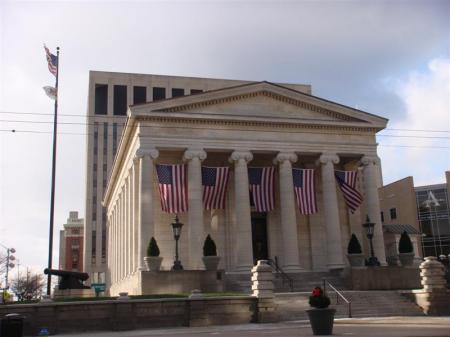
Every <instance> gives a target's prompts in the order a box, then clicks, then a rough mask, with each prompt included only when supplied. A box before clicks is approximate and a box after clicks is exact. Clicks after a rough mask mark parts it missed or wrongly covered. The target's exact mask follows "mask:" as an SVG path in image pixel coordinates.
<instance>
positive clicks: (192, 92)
mask: <svg viewBox="0 0 450 337" xmlns="http://www.w3.org/2000/svg"><path fill="white" fill-rule="evenodd" d="M201 92H203V90H201V89H191V95H194V94H199V93H201Z"/></svg>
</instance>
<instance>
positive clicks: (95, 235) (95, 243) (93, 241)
mask: <svg viewBox="0 0 450 337" xmlns="http://www.w3.org/2000/svg"><path fill="white" fill-rule="evenodd" d="M91 246H92V250H91V252H92V257H93V258H95V250H96V248H97V231H95V230H93V231H92V245H91Z"/></svg>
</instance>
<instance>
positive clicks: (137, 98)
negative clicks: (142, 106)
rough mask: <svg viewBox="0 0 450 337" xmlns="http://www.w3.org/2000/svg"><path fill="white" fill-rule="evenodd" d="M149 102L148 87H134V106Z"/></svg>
mask: <svg viewBox="0 0 450 337" xmlns="http://www.w3.org/2000/svg"><path fill="white" fill-rule="evenodd" d="M146 101H147V88H146V87H133V104H139V103H145V102H146Z"/></svg>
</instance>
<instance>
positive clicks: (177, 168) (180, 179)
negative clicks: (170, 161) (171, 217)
mask: <svg viewBox="0 0 450 337" xmlns="http://www.w3.org/2000/svg"><path fill="white" fill-rule="evenodd" d="M156 173H157V175H158V182H159V184H158V186H159V197H160V199H161V208H162V210H163V212H166V213H183V212H186V211H187V209H188V198H187V184H186V165H184V164H182V165H156Z"/></svg>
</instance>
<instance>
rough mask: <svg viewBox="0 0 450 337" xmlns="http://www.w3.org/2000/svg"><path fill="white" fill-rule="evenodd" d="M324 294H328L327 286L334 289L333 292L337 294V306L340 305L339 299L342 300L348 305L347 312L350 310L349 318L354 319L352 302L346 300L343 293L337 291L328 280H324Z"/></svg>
mask: <svg viewBox="0 0 450 337" xmlns="http://www.w3.org/2000/svg"><path fill="white" fill-rule="evenodd" d="M322 281H323V292H324V293H326V292H327V284H328V287H330V288H331V289H333V291H334V292H335V293H336V304H339V298H342V299H343V300H344V302H345V303H347V310H348V318H352V302H351V301H349V300H348V299H346V298H345V296H344V295H342V293H341V292H340V291H339V290H337V289H336V288H335V287H334V286H333V285H332V284H331V283H330V282H328V281H327V280H326V279H323V280H322Z"/></svg>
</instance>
